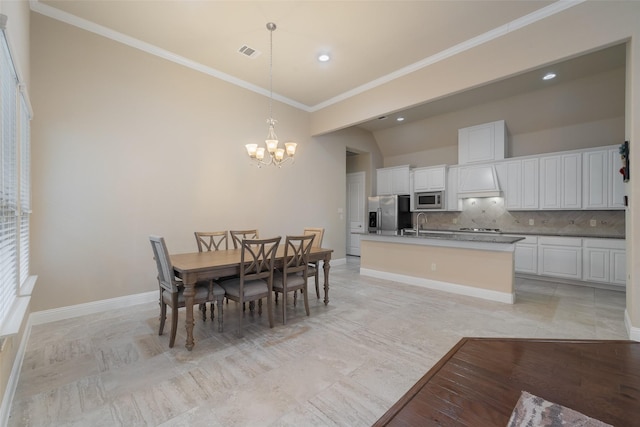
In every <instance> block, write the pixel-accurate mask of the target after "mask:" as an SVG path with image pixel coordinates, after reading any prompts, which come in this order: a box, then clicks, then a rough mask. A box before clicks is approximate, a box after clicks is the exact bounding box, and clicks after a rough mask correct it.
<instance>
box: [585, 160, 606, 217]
mask: <svg viewBox="0 0 640 427" xmlns="http://www.w3.org/2000/svg"><path fill="white" fill-rule="evenodd" d="M582 163H583V171H582V174H583V179H582V183H583V189H582V193H583V194H582V196H583V201H584V206H583V207H584V208H585V209H606V208H607V207H608V205H609V202H608V191H607V189H608V185H609V183H608V181H609V179H608V178H609V173H608V171H609V153H608V152H607V151H604V150H599V151H592V152H585V153H583V155H582Z"/></svg>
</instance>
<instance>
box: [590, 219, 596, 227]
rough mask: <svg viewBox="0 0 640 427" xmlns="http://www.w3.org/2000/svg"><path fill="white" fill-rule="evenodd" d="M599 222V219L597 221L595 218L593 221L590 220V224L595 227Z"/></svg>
mask: <svg viewBox="0 0 640 427" xmlns="http://www.w3.org/2000/svg"><path fill="white" fill-rule="evenodd" d="M597 224H598V221H596V220H595V219H592V220H591V221H589V225H590V226H592V227H595V226H596V225H597Z"/></svg>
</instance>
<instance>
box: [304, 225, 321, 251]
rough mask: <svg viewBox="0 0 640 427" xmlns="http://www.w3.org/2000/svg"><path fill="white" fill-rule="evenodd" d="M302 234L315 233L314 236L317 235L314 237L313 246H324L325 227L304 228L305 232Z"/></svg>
mask: <svg viewBox="0 0 640 427" xmlns="http://www.w3.org/2000/svg"><path fill="white" fill-rule="evenodd" d="M302 234H304V235H305V236H306V235H309V234H313V235H314V236H316V237H315V239H313V247H314V248H320V247H322V237H323V236H324V228H313V227H307V228H305V229H304V232H303V233H302Z"/></svg>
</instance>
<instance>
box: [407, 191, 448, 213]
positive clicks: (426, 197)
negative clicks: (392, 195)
mask: <svg viewBox="0 0 640 427" xmlns="http://www.w3.org/2000/svg"><path fill="white" fill-rule="evenodd" d="M443 203H444V191H428V192H421V193H415V195H414V207H415V209H442V208H443V207H444V206H443Z"/></svg>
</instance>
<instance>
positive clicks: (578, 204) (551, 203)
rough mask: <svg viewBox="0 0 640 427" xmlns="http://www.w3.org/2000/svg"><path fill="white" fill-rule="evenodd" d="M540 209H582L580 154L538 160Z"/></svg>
mask: <svg viewBox="0 0 640 427" xmlns="http://www.w3.org/2000/svg"><path fill="white" fill-rule="evenodd" d="M540 207H541V208H542V209H581V208H582V156H581V155H580V153H576V154H563V155H558V156H546V157H542V158H540Z"/></svg>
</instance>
